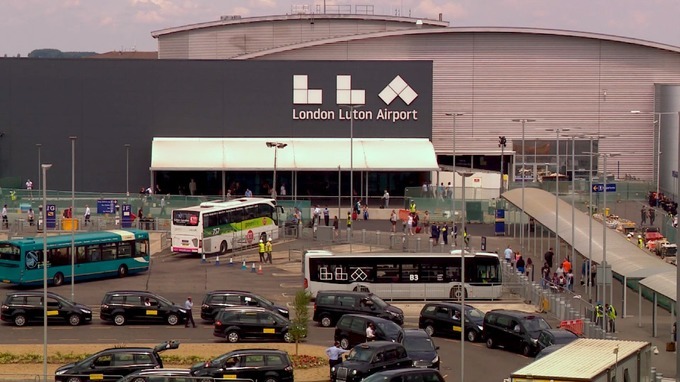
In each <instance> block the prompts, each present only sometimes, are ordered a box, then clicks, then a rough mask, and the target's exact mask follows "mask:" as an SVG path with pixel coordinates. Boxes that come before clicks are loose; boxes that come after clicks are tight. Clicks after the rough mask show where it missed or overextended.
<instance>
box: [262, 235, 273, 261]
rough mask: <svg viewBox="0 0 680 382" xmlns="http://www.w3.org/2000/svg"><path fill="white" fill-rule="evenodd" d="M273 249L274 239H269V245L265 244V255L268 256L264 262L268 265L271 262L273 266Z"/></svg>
mask: <svg viewBox="0 0 680 382" xmlns="http://www.w3.org/2000/svg"><path fill="white" fill-rule="evenodd" d="M272 249H273V246H272V239H271V238H269V239H267V244H265V246H264V252H265V254H266V256H265V257H264V262H265V263H266V262H267V261H269V264H273V263H272Z"/></svg>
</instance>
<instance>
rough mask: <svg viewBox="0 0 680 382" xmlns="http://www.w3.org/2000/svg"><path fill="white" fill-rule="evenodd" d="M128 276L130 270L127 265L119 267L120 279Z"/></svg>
mask: <svg viewBox="0 0 680 382" xmlns="http://www.w3.org/2000/svg"><path fill="white" fill-rule="evenodd" d="M127 274H128V268H127V266H126V265H125V264H122V265H121V266H120V267H118V277H125V276H127Z"/></svg>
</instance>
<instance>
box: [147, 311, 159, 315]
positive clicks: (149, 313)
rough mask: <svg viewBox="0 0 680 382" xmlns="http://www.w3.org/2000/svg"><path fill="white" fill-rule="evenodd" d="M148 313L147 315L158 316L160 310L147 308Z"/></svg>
mask: <svg viewBox="0 0 680 382" xmlns="http://www.w3.org/2000/svg"><path fill="white" fill-rule="evenodd" d="M146 315H147V316H158V311H157V310H147V311H146Z"/></svg>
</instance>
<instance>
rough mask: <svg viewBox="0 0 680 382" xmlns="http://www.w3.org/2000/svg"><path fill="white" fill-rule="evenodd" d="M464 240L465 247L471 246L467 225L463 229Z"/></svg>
mask: <svg viewBox="0 0 680 382" xmlns="http://www.w3.org/2000/svg"><path fill="white" fill-rule="evenodd" d="M463 242H464V243H465V248H469V247H470V235H468V231H467V227H465V229H464V230H463Z"/></svg>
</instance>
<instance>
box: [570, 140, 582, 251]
mask: <svg viewBox="0 0 680 382" xmlns="http://www.w3.org/2000/svg"><path fill="white" fill-rule="evenodd" d="M569 136H570V137H571V261H574V254H575V253H574V251H575V249H574V246H575V245H574V244H575V243H576V241H575V238H576V225H575V224H574V222H575V219H576V205H575V199H576V138H583V135H582V134H571V135H569ZM567 171H568V168H567Z"/></svg>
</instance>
